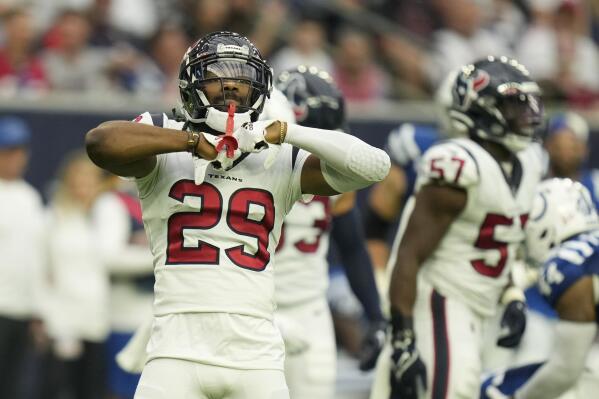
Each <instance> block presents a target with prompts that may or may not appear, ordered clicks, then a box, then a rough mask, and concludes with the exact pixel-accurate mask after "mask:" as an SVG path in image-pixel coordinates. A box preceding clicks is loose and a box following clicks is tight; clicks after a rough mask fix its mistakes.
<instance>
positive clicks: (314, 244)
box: [275, 65, 386, 399]
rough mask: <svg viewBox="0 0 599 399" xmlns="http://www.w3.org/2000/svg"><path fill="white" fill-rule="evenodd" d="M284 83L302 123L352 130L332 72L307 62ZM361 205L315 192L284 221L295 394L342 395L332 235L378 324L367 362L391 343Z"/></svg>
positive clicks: (280, 83) (282, 256)
mask: <svg viewBox="0 0 599 399" xmlns="http://www.w3.org/2000/svg"><path fill="white" fill-rule="evenodd" d="M276 86H277V87H278V88H279V89H280V90H281V91H282V92H283V93H284V94H285V95H286V96H287V99H288V100H289V102H290V103H291V104H292V107H293V109H294V112H295V115H296V118H297V122H298V123H299V124H301V125H302V126H308V127H315V128H320V129H328V130H347V122H346V120H345V105H344V99H343V96H342V94H341V92H340V91H339V90H338V89H337V87H336V86H335V84H334V82H333V79H332V77H331V76H330V75H329V74H328V73H327V72H324V71H321V70H319V69H317V68H316V67H307V66H304V65H300V66H298V67H296V68H294V69H291V70H288V71H284V72H282V73H281V74H280V75H279V77H278V79H277V81H276ZM354 203H355V193H354V192H351V193H345V194H342V195H339V196H335V197H332V198H329V197H323V196H315V197H314V198H313V199H312V200H310V201H301V202H296V203H295V205H294V206H293V208H292V209H291V211H290V212H289V214H288V215H287V217H286V218H285V223H284V224H283V233H282V235H281V240H280V241H279V246H278V247H277V252H276V263H277V267H276V270H275V300H276V302H277V305H278V308H277V311H276V312H275V317H276V320H277V323H278V324H279V325H280V326H281V332H282V333H283V339H284V340H285V344H286V357H285V377H286V379H287V384H288V385H289V391H290V393H291V396H292V398H294V399H303V398H305V399H331V398H333V396H334V393H335V371H336V356H337V354H336V348H335V332H334V329H333V323H332V320H331V312H330V309H329V307H328V304H327V298H326V292H327V286H328V282H329V279H328V266H329V265H328V262H327V253H328V250H329V239H331V238H332V239H333V241H334V242H335V244H337V247H338V249H339V254H340V257H341V263H342V264H343V265H344V267H345V270H346V275H347V277H348V280H349V282H350V285H351V287H352V288H353V291H354V292H355V294H356V296H357V298H358V299H359V300H360V302H361V303H362V306H363V308H364V312H365V314H366V317H367V318H368V320H369V321H370V323H371V328H370V329H369V331H370V335H369V337H368V339H366V340H365V342H366V343H367V344H366V345H365V346H366V350H365V351H364V352H365V356H364V358H363V360H362V366H366V367H369V368H372V367H374V362H375V361H376V357H377V355H378V353H379V352H380V349H381V347H382V344H383V342H384V336H385V333H384V328H385V325H386V323H385V321H384V319H383V315H382V313H381V309H380V304H379V300H378V294H377V290H376V285H375V282H374V275H373V269H372V266H371V263H370V259H369V257H368V253H367V251H366V246H365V243H364V233H363V232H362V226H361V224H360V219H359V215H358V214H357V209H356V208H355V207H354ZM312 331H318V333H312ZM377 332H378V334H377ZM377 335H378V337H379V339H378V340H377ZM294 338H295V339H294ZM302 345H303V346H305V348H302V347H301V346H302ZM300 349H304V350H300Z"/></svg>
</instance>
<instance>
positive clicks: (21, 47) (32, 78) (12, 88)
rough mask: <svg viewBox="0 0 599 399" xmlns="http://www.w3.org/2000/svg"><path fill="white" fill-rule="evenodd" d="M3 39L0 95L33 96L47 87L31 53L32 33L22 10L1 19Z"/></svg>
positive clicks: (32, 44)
mask: <svg viewBox="0 0 599 399" xmlns="http://www.w3.org/2000/svg"><path fill="white" fill-rule="evenodd" d="M2 22H3V23H2V25H3V33H4V38H3V39H4V40H3V43H2V44H1V45H0V96H5V97H9V96H16V95H36V94H40V93H41V92H43V91H45V90H46V89H47V87H48V80H47V74H46V71H45V69H44V66H43V64H42V63H41V61H40V59H39V56H38V54H37V53H36V52H35V47H34V46H35V40H36V36H35V33H36V32H35V30H34V26H33V19H32V16H31V13H30V11H29V10H28V9H26V8H13V9H10V10H8V11H7V12H6V13H5V14H4V15H3V16H2Z"/></svg>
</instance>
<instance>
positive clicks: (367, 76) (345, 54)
mask: <svg viewBox="0 0 599 399" xmlns="http://www.w3.org/2000/svg"><path fill="white" fill-rule="evenodd" d="M372 47H373V45H372V41H371V39H370V38H369V37H368V35H367V34H365V33H364V32H360V31H358V30H355V29H349V28H345V29H342V30H341V31H340V32H339V35H338V39H337V45H336V47H335V50H334V53H335V60H334V66H333V79H335V82H337V85H338V86H339V90H341V92H342V93H343V96H344V97H345V98H347V100H348V101H374V100H381V99H383V98H384V97H385V96H386V95H387V94H388V88H389V76H388V75H387V73H386V72H385V71H383V70H382V69H381V68H380V67H379V66H378V65H377V63H376V61H375V59H374V53H373V51H372Z"/></svg>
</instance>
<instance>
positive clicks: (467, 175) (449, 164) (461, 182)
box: [418, 141, 479, 188]
mask: <svg viewBox="0 0 599 399" xmlns="http://www.w3.org/2000/svg"><path fill="white" fill-rule="evenodd" d="M418 178H419V180H420V182H421V184H426V183H428V182H431V181H437V182H441V183H445V184H449V185H452V186H456V187H464V188H467V187H470V186H473V185H475V184H477V183H478V181H479V170H478V164H477V163H476V160H475V159H474V157H473V156H472V154H471V153H470V152H469V151H468V150H467V149H466V148H465V147H463V146H461V145H459V144H457V143H454V142H451V141H447V142H444V143H441V144H438V145H435V146H433V147H431V148H430V149H429V150H428V151H426V153H424V156H423V157H422V161H420V165H419V168H418Z"/></svg>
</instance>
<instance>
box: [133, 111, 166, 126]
mask: <svg viewBox="0 0 599 399" xmlns="http://www.w3.org/2000/svg"><path fill="white" fill-rule="evenodd" d="M168 120H169V119H168V118H167V116H166V114H164V113H161V114H151V113H149V112H147V111H146V112H144V113H143V114H140V115H138V116H137V117H136V118H135V119H133V122H137V123H143V124H145V125H152V126H158V127H166V125H167V121H168Z"/></svg>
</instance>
